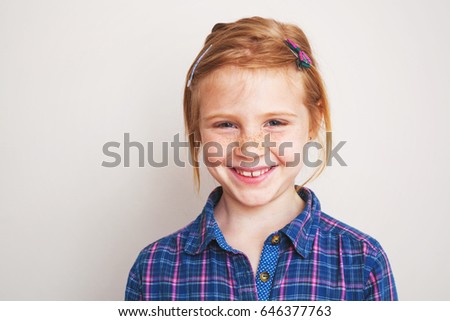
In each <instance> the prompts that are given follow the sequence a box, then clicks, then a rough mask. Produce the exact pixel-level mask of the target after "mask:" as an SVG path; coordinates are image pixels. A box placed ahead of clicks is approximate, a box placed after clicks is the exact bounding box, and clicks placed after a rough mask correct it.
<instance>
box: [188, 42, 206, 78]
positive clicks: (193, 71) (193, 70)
mask: <svg viewBox="0 0 450 321" xmlns="http://www.w3.org/2000/svg"><path fill="white" fill-rule="evenodd" d="M211 47H212V44H210V45H209V47H208V49H206V50H205V51H204V52H203V53H202V54H201V56H200V57H198V59H197V61H196V62H195V64H194V67H193V68H192V72H191V76H190V77H189V80H188V83H187V87H189V86H190V85H191V82H192V78H194V73H195V69H197V66H198V64H199V63H200V60H202V58H203V56H204V55H205V54H206V53H207V52H208V50H209V49H211Z"/></svg>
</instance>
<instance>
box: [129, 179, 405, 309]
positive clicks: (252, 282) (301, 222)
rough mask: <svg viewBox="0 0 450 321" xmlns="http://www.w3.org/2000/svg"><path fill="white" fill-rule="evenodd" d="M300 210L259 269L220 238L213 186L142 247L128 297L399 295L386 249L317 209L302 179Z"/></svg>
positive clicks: (270, 243) (217, 193)
mask: <svg viewBox="0 0 450 321" xmlns="http://www.w3.org/2000/svg"><path fill="white" fill-rule="evenodd" d="M298 194H299V196H300V197H301V198H302V199H303V200H304V201H305V204H306V205H305V208H304V210H303V211H302V212H301V213H300V214H299V215H298V216H297V217H296V218H295V219H294V220H293V221H292V222H291V223H289V224H288V225H286V226H285V227H284V228H283V229H281V230H279V231H276V232H274V233H272V234H271V235H269V236H268V237H267V239H266V240H265V242H264V246H263V250H262V253H261V257H260V262H259V266H258V270H257V273H256V275H254V273H253V270H252V268H251V265H250V262H249V260H248V259H247V257H246V256H245V255H244V254H243V253H242V252H240V251H238V250H235V249H233V248H232V247H231V246H230V245H228V244H227V242H226V241H225V239H224V237H223V235H222V232H221V231H220V229H219V227H218V225H217V222H216V220H215V219H214V215H213V213H214V206H215V205H216V204H217V202H218V201H219V199H220V197H221V195H222V188H221V187H217V188H216V189H215V190H214V191H213V192H212V193H211V194H210V196H209V198H208V201H207V203H206V205H205V207H204V209H203V211H202V213H201V214H200V215H199V216H198V217H197V219H196V220H195V221H193V222H192V223H190V224H189V225H188V226H186V227H184V228H183V229H181V230H179V231H177V232H175V233H174V234H171V235H169V236H166V237H164V238H162V239H160V240H158V241H156V242H154V243H152V244H150V245H148V246H147V247H145V248H144V249H143V250H142V251H141V252H140V254H139V256H138V258H137V260H136V262H135V263H134V265H133V267H132V268H131V271H130V273H129V277H128V283H127V287H126V293H125V299H126V300H191V301H195V300H211V301H212V300H295V301H308V300H398V298H397V292H396V288H395V283H394V277H393V274H392V270H391V268H390V265H389V262H388V258H387V256H386V253H385V252H384V251H383V249H382V248H381V246H380V244H379V243H378V242H377V241H376V240H374V239H373V238H371V237H370V236H368V235H366V234H363V233H361V232H360V231H358V230H356V229H354V228H352V227H350V226H348V225H346V224H344V223H341V222H339V221H338V220H336V219H334V218H332V217H330V216H328V215H327V214H325V213H323V212H322V211H321V210H320V203H319V200H318V199H317V197H316V195H315V194H314V193H313V192H312V191H311V190H310V189H308V188H305V187H303V188H302V189H301V190H300V191H299V193H298Z"/></svg>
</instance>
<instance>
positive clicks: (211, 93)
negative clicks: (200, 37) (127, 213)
mask: <svg viewBox="0 0 450 321" xmlns="http://www.w3.org/2000/svg"><path fill="white" fill-rule="evenodd" d="M184 116H185V123H186V130H187V133H188V134H189V143H190V151H191V155H192V158H193V160H194V162H195V164H196V165H198V159H199V149H200V148H199V147H201V149H202V152H203V158H204V162H205V164H206V166H207V168H208V171H209V172H210V173H211V175H212V176H213V177H214V179H215V180H217V182H218V183H219V184H220V186H219V187H217V188H216V189H215V190H214V191H212V193H211V194H210V196H209V198H208V200H207V202H206V205H205V207H204V209H203V211H202V213H201V214H200V215H199V216H198V217H197V219H196V220H195V221H193V222H192V223H191V224H189V225H188V226H186V227H184V228H183V229H181V230H179V231H177V232H175V233H173V234H171V235H169V236H166V237H164V238H162V239H160V240H158V241H156V242H154V243H152V244H150V245H149V246H147V247H146V248H144V249H143V250H142V251H141V252H140V254H139V256H138V258H137V260H136V262H135V264H134V265H133V267H132V269H131V271H130V274H129V278H128V284H127V288H126V295H125V299H126V300H297V301H304V300H397V293H396V288H395V283H394V278H393V274H392V271H391V268H390V266H389V262H388V259H387V256H386V253H385V252H384V251H383V249H382V248H381V246H380V244H379V243H378V242H377V241H376V240H374V239H373V238H371V237H370V236H368V235H366V234H364V233H362V232H360V231H358V230H356V229H354V228H352V227H350V226H348V225H346V224H344V223H342V222H340V221H338V220H336V219H334V218H332V217H330V216H329V215H327V214H325V213H324V212H322V211H321V209H320V203H319V200H318V199H317V197H316V195H315V194H314V193H313V191H311V190H310V189H308V188H306V187H304V186H295V178H296V176H297V175H298V174H299V173H300V170H301V169H302V167H303V166H304V164H303V162H302V161H301V160H302V159H304V158H303V156H304V155H303V154H304V152H305V151H307V149H305V148H304V147H305V146H308V143H309V142H311V141H315V142H316V143H319V142H320V143H322V145H321V146H323V149H322V150H325V153H324V154H325V157H324V159H323V161H322V163H321V166H320V167H318V168H317V169H316V171H315V174H314V175H313V176H317V175H318V174H319V173H320V172H321V171H322V169H323V168H324V166H325V165H326V158H327V156H328V155H329V149H330V146H331V142H330V141H329V140H330V139H329V138H330V136H329V135H328V136H326V135H325V134H326V132H329V131H330V130H331V124H330V118H329V106H328V100H327V97H326V93H325V89H324V85H323V83H322V79H321V77H320V75H319V72H318V70H317V64H316V62H315V60H314V58H313V56H312V54H311V48H310V45H309V43H308V40H307V38H306V36H305V34H304V33H303V32H302V30H300V29H299V28H298V27H297V26H294V25H291V24H283V23H279V22H277V21H274V20H271V19H263V18H260V17H253V18H246V19H241V20H238V21H236V22H234V23H219V24H216V25H215V26H214V28H213V29H212V32H211V33H210V34H209V36H208V37H207V38H206V41H205V45H204V48H203V50H202V51H201V52H200V54H199V56H198V57H197V59H196V61H195V63H194V64H193V66H192V67H191V68H190V70H189V73H188V76H187V78H186V89H185V94H184ZM325 137H327V138H326V140H328V141H327V142H324V138H325ZM194 172H195V177H196V179H197V183H199V170H198V167H194Z"/></svg>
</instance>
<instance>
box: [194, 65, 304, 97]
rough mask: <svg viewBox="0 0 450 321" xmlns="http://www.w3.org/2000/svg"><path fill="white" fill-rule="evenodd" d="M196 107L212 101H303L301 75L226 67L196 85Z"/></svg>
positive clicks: (282, 70)
mask: <svg viewBox="0 0 450 321" xmlns="http://www.w3.org/2000/svg"><path fill="white" fill-rule="evenodd" d="M197 90H198V93H197V94H198V98H199V102H200V105H205V104H208V103H209V102H211V100H212V101H214V103H217V102H218V101H224V100H225V101H227V100H228V101H229V100H233V101H242V100H245V99H248V100H254V99H258V98H259V99H261V98H263V99H265V100H280V99H281V100H285V99H287V98H288V97H290V98H292V99H295V100H297V101H298V100H299V99H300V100H301V101H303V100H304V99H303V98H304V89H303V81H302V76H301V72H299V71H298V70H297V69H296V68H289V67H283V68H270V69H269V68H267V69H244V68H240V67H234V66H227V67H222V68H219V69H217V70H215V71H213V72H212V73H211V74H209V75H207V76H206V77H205V78H203V79H202V80H200V81H199V84H198V88H197Z"/></svg>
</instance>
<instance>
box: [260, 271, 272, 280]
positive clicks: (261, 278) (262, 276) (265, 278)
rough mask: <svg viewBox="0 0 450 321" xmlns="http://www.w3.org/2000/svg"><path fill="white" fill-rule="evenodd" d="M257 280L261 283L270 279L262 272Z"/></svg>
mask: <svg viewBox="0 0 450 321" xmlns="http://www.w3.org/2000/svg"><path fill="white" fill-rule="evenodd" d="M259 279H260V280H261V281H263V282H267V281H269V279H270V274H269V273H268V272H262V273H261V274H260V275H259Z"/></svg>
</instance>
